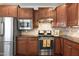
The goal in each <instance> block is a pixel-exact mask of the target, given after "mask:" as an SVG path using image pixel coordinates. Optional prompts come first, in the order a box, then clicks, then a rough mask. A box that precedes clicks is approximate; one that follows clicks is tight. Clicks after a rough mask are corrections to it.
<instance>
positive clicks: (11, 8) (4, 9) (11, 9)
mask: <svg viewBox="0 0 79 59" xmlns="http://www.w3.org/2000/svg"><path fill="white" fill-rule="evenodd" d="M17 10H18V6H15V5H0V16H2V17H3V16H4V17H17Z"/></svg>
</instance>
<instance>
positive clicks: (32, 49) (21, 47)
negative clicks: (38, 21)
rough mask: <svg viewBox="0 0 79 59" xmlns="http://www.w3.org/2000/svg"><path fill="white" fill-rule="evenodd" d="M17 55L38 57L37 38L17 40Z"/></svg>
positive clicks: (19, 38) (20, 38)
mask: <svg viewBox="0 0 79 59" xmlns="http://www.w3.org/2000/svg"><path fill="white" fill-rule="evenodd" d="M16 55H21V56H36V55H38V41H37V37H18V38H17V40H16Z"/></svg>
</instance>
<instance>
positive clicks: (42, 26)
mask: <svg viewBox="0 0 79 59" xmlns="http://www.w3.org/2000/svg"><path fill="white" fill-rule="evenodd" d="M39 30H51V31H52V34H53V30H60V32H61V34H60V35H68V36H73V37H79V28H52V25H51V23H39V26H38V28H35V29H33V30H29V31H22V32H21V35H34V36H38V31H39Z"/></svg>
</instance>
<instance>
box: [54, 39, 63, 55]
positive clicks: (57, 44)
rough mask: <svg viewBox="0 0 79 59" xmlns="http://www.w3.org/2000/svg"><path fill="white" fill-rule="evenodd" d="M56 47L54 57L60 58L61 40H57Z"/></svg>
mask: <svg viewBox="0 0 79 59" xmlns="http://www.w3.org/2000/svg"><path fill="white" fill-rule="evenodd" d="M54 45H55V48H54V55H58V56H60V52H61V45H60V38H55V43H54Z"/></svg>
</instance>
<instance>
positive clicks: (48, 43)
mask: <svg viewBox="0 0 79 59" xmlns="http://www.w3.org/2000/svg"><path fill="white" fill-rule="evenodd" d="M53 46H54V44H53V40H39V47H40V49H52V48H53Z"/></svg>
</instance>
